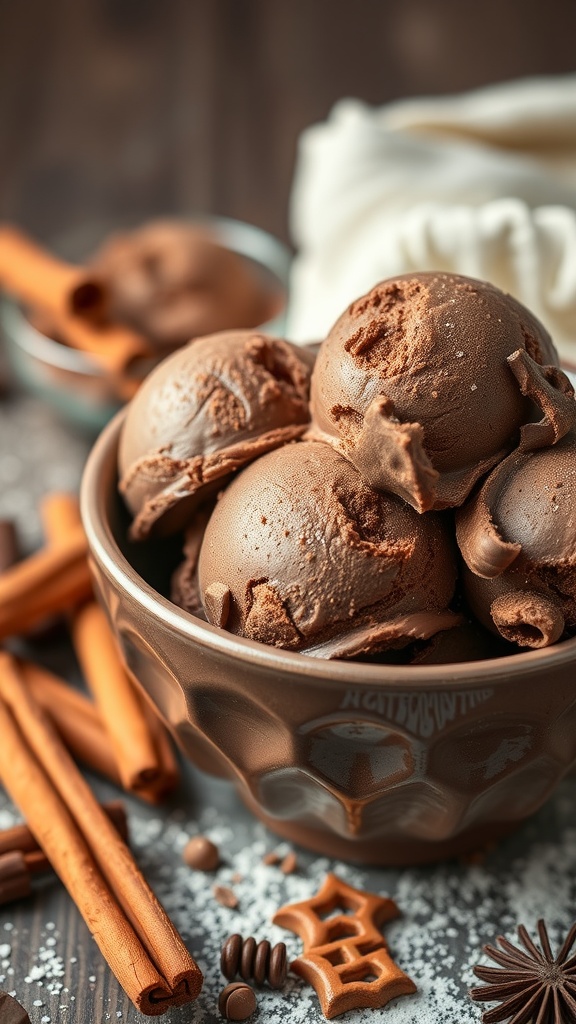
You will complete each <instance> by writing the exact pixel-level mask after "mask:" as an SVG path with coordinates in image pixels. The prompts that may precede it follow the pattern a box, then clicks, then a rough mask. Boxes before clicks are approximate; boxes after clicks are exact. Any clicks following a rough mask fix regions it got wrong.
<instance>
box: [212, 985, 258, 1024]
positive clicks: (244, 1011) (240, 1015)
mask: <svg viewBox="0 0 576 1024" xmlns="http://www.w3.org/2000/svg"><path fill="white" fill-rule="evenodd" d="M218 1009H219V1010H220V1013H221V1014H222V1016H223V1017H226V1018H227V1019H228V1020H246V1018H247V1017H250V1016H251V1015H252V1014H253V1013H254V1011H255V1009H256V996H255V994H254V990H253V989H251V988H250V986H249V985H246V984H245V982H243V981H238V982H235V983H234V984H233V985H227V986H226V988H225V989H223V990H222V992H221V993H220V997H219V999H218Z"/></svg>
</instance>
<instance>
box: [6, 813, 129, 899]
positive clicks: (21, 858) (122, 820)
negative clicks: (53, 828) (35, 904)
mask: <svg viewBox="0 0 576 1024" xmlns="http://www.w3.org/2000/svg"><path fill="white" fill-rule="evenodd" d="M103 807H104V811H105V812H106V814H107V815H108V817H109V818H110V820H111V821H112V822H113V824H114V827H115V828H116V830H117V832H118V834H119V835H121V836H122V838H123V839H124V840H126V839H127V838H128V826H127V822H126V813H125V811H124V808H123V807H122V804H121V803H119V802H118V801H115V802H114V803H109V804H104V805H103ZM51 870H52V865H51V863H50V861H49V860H48V858H47V856H46V854H45V853H43V851H42V850H41V849H40V847H39V846H38V844H37V842H36V840H35V839H34V836H33V835H32V833H31V832H30V829H29V828H28V827H27V825H15V826H14V828H9V829H5V830H4V831H3V832H0V906H2V905H3V904H5V903H12V902H14V901H15V900H20V899H24V898H25V897H26V896H30V895H31V893H32V879H33V878H34V876H35V875H40V874H45V873H46V872H48V871H51Z"/></svg>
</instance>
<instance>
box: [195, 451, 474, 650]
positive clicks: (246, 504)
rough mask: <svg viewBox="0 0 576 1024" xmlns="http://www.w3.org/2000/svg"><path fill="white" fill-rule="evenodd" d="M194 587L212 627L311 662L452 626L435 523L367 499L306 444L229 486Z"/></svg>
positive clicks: (384, 500)
mask: <svg viewBox="0 0 576 1024" xmlns="http://www.w3.org/2000/svg"><path fill="white" fill-rule="evenodd" d="M199 580H200V594H201V597H202V601H203V604H204V608H205V611H206V614H207V617H208V620H209V621H210V622H211V623H212V624H215V625H218V626H221V627H223V628H225V629H228V630H230V631H231V632H233V633H236V634H239V635H241V636H244V637H248V638H250V639H252V640H259V641H261V642H262V643H265V644H272V645H274V646H276V647H283V648H286V649H288V650H293V651H304V652H306V653H307V654H311V655H314V656H317V657H326V658H347V657H353V656H354V655H357V654H361V653H364V652H369V651H378V650H385V649H387V648H393V647H402V646H403V645H404V644H406V643H409V642H410V641H411V640H413V639H415V638H420V637H429V636H432V635H433V634H434V633H436V632H438V630H441V629H448V628H450V627H451V626H452V625H454V624H455V623H456V622H457V621H458V616H457V615H455V614H454V613H453V612H452V611H450V610H449V609H448V604H449V602H450V600H451V598H452V594H453V591H454V585H455V580H456V564H455V557H454V550H453V545H452V541H451V537H450V530H449V527H448V525H447V523H446V521H445V520H444V519H443V517H442V516H441V515H439V514H432V513H431V514H430V515H427V516H419V515H418V514H417V513H415V512H414V511H413V509H411V508H410V507H409V506H408V505H407V504H406V503H405V502H403V501H401V500H400V499H399V498H396V497H395V496H393V495H388V494H381V493H379V492H377V491H374V490H372V489H371V488H370V487H368V486H367V485H366V484H365V483H364V482H363V481H362V478H361V476H360V475H359V473H358V472H357V471H356V470H355V469H354V467H353V466H352V465H351V464H350V463H349V462H348V461H347V460H346V459H344V458H343V457H342V456H341V455H339V454H338V453H337V452H335V451H334V450H333V449H332V448H330V447H329V446H328V445H325V444H321V443H315V442H302V443H297V444H291V445H287V446H286V447H284V448H281V449H279V450H278V451H275V452H271V453H269V454H268V455H265V456H263V458H261V459H258V461H257V462H255V463H253V464H252V465H251V466H249V467H248V468H247V469H246V470H244V472H243V473H241V474H240V475H239V476H238V477H237V478H236V479H235V480H233V481H232V483H231V484H230V486H229V487H228V488H227V489H226V491H225V492H224V494H223V495H222V497H221V498H220V500H219V501H218V503H217V505H216V508H215V510H214V512H213V514H212V517H211V519H210V521H209V523H208V526H207V528H206V533H205V535H204V543H203V545H202V549H201V552H200V559H199Z"/></svg>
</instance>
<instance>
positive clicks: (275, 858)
mask: <svg viewBox="0 0 576 1024" xmlns="http://www.w3.org/2000/svg"><path fill="white" fill-rule="evenodd" d="M281 859H282V858H281V857H280V855H279V854H278V853H276V851H275V850H270V852H269V853H265V854H264V856H263V857H262V863H263V864H268V865H269V866H271V865H273V864H279V863H280V861H281Z"/></svg>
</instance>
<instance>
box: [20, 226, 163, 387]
mask: <svg viewBox="0 0 576 1024" xmlns="http://www.w3.org/2000/svg"><path fill="white" fill-rule="evenodd" d="M0 289H4V290H5V291H8V292H10V293H11V294H12V295H14V296H15V297H16V298H18V299H20V300H21V301H22V302H24V303H27V304H28V305H30V306H31V307H32V308H33V310H34V311H35V312H37V313H39V314H40V316H41V317H42V316H43V315H44V316H47V319H48V321H49V322H50V324H51V328H52V332H53V333H54V334H55V336H56V337H58V338H59V339H62V340H63V341H64V342H65V343H66V344H67V345H70V346H71V347H72V348H77V349H80V350H81V351H83V352H87V353H89V354H90V355H91V357H92V358H93V360H94V361H95V362H97V363H99V365H100V366H101V367H102V369H103V370H104V371H105V372H106V373H107V374H111V375H112V376H116V375H117V376H118V381H117V384H118V387H119V388H120V389H123V390H124V391H126V392H130V394H133V393H134V391H135V389H136V387H137V383H134V382H133V381H130V380H129V379H127V378H124V376H123V375H124V373H125V371H126V370H127V368H128V366H129V365H130V363H131V362H132V361H133V360H134V359H136V358H138V357H140V356H147V355H148V356H149V355H150V345H149V342H148V341H147V340H146V338H144V337H143V336H142V335H140V334H137V333H136V331H133V330H132V329H131V328H129V327H125V326H124V325H123V324H118V323H111V322H110V320H109V319H108V315H107V314H108V296H107V291H106V286H105V284H104V282H103V281H101V280H100V279H99V278H98V277H97V276H95V275H93V274H91V273H89V272H88V271H87V270H86V269H85V268H82V267H76V266H73V265H72V264H70V263H65V262H64V261H63V260H60V259H58V258H57V257H56V256H54V255H52V253H49V252H47V251H46V250H44V249H42V248H41V247H40V246H39V245H37V244H36V242H33V241H32V239H30V238H28V237H27V236H26V235H25V234H24V233H23V232H21V231H19V230H18V229H17V228H14V227H11V226H9V225H4V226H3V227H0ZM130 394H128V393H126V394H125V395H124V397H126V398H128V397H130Z"/></svg>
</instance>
